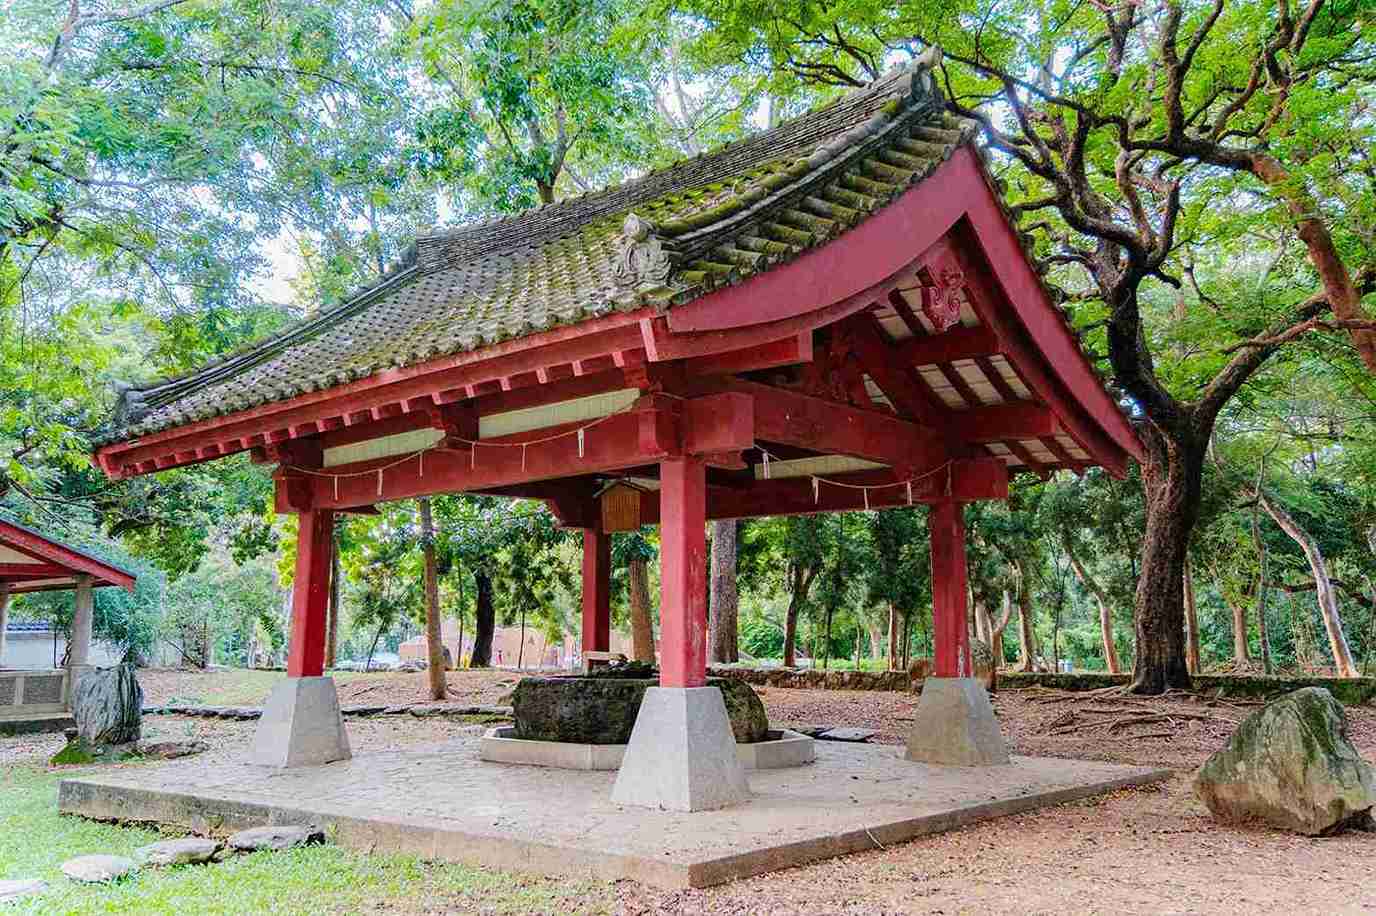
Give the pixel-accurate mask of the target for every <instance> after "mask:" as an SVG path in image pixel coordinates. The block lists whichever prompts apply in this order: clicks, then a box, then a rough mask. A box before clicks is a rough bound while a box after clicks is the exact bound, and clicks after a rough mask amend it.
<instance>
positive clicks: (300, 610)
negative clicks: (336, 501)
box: [287, 509, 334, 677]
mask: <svg viewBox="0 0 1376 916" xmlns="http://www.w3.org/2000/svg"><path fill="white" fill-rule="evenodd" d="M333 534H334V512H332V511H330V510H329V509H323V510H322V509H312V510H307V511H304V512H302V513H300V514H299V515H298V516H297V534H296V578H295V581H294V582H293V583H292V589H291V647H290V649H289V650H288V652H287V676H288V677H319V676H320V675H322V674H324V673H325V630H326V625H325V613H326V610H327V609H328V607H329V603H330V558H331V557H330V553H331V551H332V550H334V537H333Z"/></svg>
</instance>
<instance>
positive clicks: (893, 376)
mask: <svg viewBox="0 0 1376 916" xmlns="http://www.w3.org/2000/svg"><path fill="white" fill-rule="evenodd" d="M847 329H848V330H849V332H850V334H851V341H852V344H853V346H854V347H855V354H856V356H858V357H859V358H860V363H861V365H862V366H864V368H865V371H866V372H868V373H869V376H870V378H872V379H873V380H874V383H875V384H876V385H878V386H879V390H880V391H882V392H884V396H885V397H886V398H888V399H889V401H890V402H892V403H893V406H894V408H895V409H896V410H897V411H898V413H899V415H900V416H903V417H908V418H910V419H912V420H916V421H917V422H919V423H924V424H927V425H929V426H935V425H936V424H938V423H940V422H942V419H943V415H944V414H945V413H946V407H945V405H944V404H941V403H940V402H938V401H937V400H936V398H935V397H933V396H932V394H931V393H930V391H928V390H927V389H926V387H925V386H921V385H919V384H918V383H917V382H916V381H914V378H913V373H912V370H911V369H906V368H904V367H903V363H902V361H901V360H900V358H899V356H898V352H897V349H896V348H895V347H893V346H890V345H889V344H888V343H887V342H886V341H885V340H884V338H883V337H882V336H881V332H880V330H879V328H877V327H876V326H875V323H874V320H873V319H872V318H871V317H870V316H868V315H857V316H855V317H854V318H852V319H850V320H849V322H848V324H847Z"/></svg>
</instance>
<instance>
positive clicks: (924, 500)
mask: <svg viewBox="0 0 1376 916" xmlns="http://www.w3.org/2000/svg"><path fill="white" fill-rule="evenodd" d="M824 476H825V478H826V479H827V480H832V481H836V482H838V483H844V484H847V485H849V486H848V487H838V486H829V485H828V484H826V483H820V484H819V485H818V487H817V489H816V491H815V492H814V491H813V487H812V480H811V478H808V477H786V478H775V479H773V480H757V481H755V483H754V485H753V486H751V487H749V488H747V489H725V488H715V487H709V488H708V490H707V517H708V518H712V519H718V518H760V517H764V516H783V515H817V514H819V513H823V512H851V511H856V510H863V509H865V508H870V509H890V508H894V507H902V506H907V505H909V503H908V490H907V487H906V486H903V485H902V484H899V485H898V486H888V485H889V484H893V483H895V481H897V480H899V479H900V478H899V477H898V476H897V475H895V474H894V473H893V472H892V471H885V470H876V471H857V472H852V473H847V474H827V475H824ZM905 476H906V475H905ZM859 486H869V487H873V488H875V489H871V490H870V491H869V494H868V499H867V498H866V494H865V493H864V492H863V491H862V490H858V489H851V488H850V487H859ZM946 486H947V476H946V474H945V473H944V472H942V473H937V474H932V475H930V476H926V477H923V478H922V479H921V480H916V481H914V483H913V503H914V504H919V503H920V504H923V505H930V504H932V503H936V502H939V501H941V500H945V499H948V498H954V499H958V500H960V501H962V502H976V501H979V500H986V499H1007V498H1008V468H1007V466H1005V465H1004V463H1003V461H1002V460H1001V459H998V458H962V459H958V460H956V461H955V462H953V464H952V467H951V474H950V487H951V492H950V494H949V495H948V494H947V492H946ZM867 502H868V506H867V505H866V503H867ZM641 509H642V518H641V521H642V522H643V523H644V524H646V525H653V524H656V523H657V522H658V521H659V507H658V505H657V503H656V501H655V500H653V499H646V500H644V501H643V502H642V504H641Z"/></svg>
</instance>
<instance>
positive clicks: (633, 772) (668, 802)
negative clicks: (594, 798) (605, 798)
mask: <svg viewBox="0 0 1376 916" xmlns="http://www.w3.org/2000/svg"><path fill="white" fill-rule="evenodd" d="M749 797H750V786H749V784H748V783H747V782H746V780H745V770H744V769H742V767H741V762H740V758H739V756H737V754H736V739H735V736H734V735H732V734H731V722H730V720H728V719H727V717H726V703H725V702H724V701H723V700H722V697H721V691H720V690H718V689H717V688H715V687H651V688H650V689H649V690H646V691H645V699H644V700H643V701H641V704H640V712H639V713H638V714H637V715H636V718H635V728H634V729H632V730H631V741H630V743H629V744H628V745H627V746H626V756H625V757H624V758H623V759H622V762H621V769H620V771H619V772H618V773H617V775H616V785H614V786H613V787H612V801H613V802H614V803H616V804H618V805H636V806H638V807H642V808H662V809H666V810H669V811H711V810H714V809H716V808H725V807H728V806H730V805H736V804H740V803H741V802H744V801H745V800H747V799H748V798H749Z"/></svg>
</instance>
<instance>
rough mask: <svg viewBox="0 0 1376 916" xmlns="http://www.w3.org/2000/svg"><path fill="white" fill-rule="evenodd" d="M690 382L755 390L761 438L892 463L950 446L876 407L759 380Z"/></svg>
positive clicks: (923, 461)
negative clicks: (802, 392)
mask: <svg viewBox="0 0 1376 916" xmlns="http://www.w3.org/2000/svg"><path fill="white" fill-rule="evenodd" d="M690 387H691V388H700V389H702V390H704V391H706V390H717V389H725V390H728V391H735V392H741V393H744V394H749V395H751V396H752V397H753V398H754V401H755V438H756V439H757V440H758V441H761V442H777V443H779V444H781V445H791V446H794V447H797V448H804V449H808V450H809V451H814V452H820V453H827V454H837V455H851V456H854V457H856V458H864V459H866V460H868V461H878V462H881V463H883V464H891V465H894V464H898V465H915V466H929V465H937V464H940V463H941V462H943V461H945V460H946V449H945V447H944V445H943V443H942V441H941V439H940V438H939V437H938V436H936V435H935V434H934V433H933V431H932V430H931V429H929V428H927V427H923V426H919V425H917V424H916V423H912V422H909V421H907V420H902V419H899V418H898V417H895V416H894V415H893V414H890V413H887V412H884V411H882V410H879V409H878V408H877V407H876V408H868V409H867V408H863V407H853V406H850V405H847V404H838V403H836V402H835V401H828V400H823V399H822V398H816V397H810V396H808V395H805V394H797V393H795V392H792V391H785V390H784V389H782V388H774V387H772V386H770V385H762V384H759V383H757V382H746V381H728V382H697V383H690Z"/></svg>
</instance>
